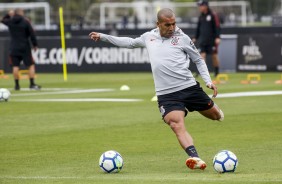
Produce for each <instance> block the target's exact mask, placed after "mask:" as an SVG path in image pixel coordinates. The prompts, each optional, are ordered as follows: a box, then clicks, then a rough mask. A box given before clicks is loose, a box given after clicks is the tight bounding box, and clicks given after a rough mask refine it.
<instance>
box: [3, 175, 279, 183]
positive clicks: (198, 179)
mask: <svg viewBox="0 0 282 184" xmlns="http://www.w3.org/2000/svg"><path fill="white" fill-rule="evenodd" d="M243 176H244V175H243ZM246 176H247V177H246V178H239V177H238V176H236V175H234V176H233V177H229V178H209V177H188V176H184V177H162V178H159V177H157V176H147V177H144V176H125V175H120V177H115V178H112V177H103V176H100V175H99V176H89V177H80V176H0V179H10V180H70V179H71V180H97V179H100V180H113V179H115V180H119V181H122V180H125V181H130V180H131V181H133V180H138V181H142V180H143V181H183V180H184V181H186V180H189V181H210V182H213V181H226V182H228V181H232V182H241V183H245V182H247V183H248V182H273V183H276V182H279V183H280V182H281V181H282V179H280V178H277V179H274V178H272V179H270V178H265V179H262V178H261V179H259V178H255V179H252V178H249V177H248V176H249V175H246ZM251 177H253V176H252V175H251Z"/></svg>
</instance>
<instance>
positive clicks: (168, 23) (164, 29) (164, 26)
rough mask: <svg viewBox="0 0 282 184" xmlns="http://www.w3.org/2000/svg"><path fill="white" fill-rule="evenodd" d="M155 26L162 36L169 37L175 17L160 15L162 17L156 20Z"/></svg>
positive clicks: (174, 24)
mask: <svg viewBox="0 0 282 184" xmlns="http://www.w3.org/2000/svg"><path fill="white" fill-rule="evenodd" d="M157 26H158V27H159V29H160V35H161V36H162V37H165V38H169V37H171V36H172V35H173V33H174V30H175V26H176V23H175V17H174V16H173V17H170V18H167V17H162V19H161V20H159V21H158V22H157Z"/></svg>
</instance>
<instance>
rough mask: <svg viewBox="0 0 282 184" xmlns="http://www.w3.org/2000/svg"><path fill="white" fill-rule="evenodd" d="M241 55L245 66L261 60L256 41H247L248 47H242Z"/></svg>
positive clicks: (261, 56)
mask: <svg viewBox="0 0 282 184" xmlns="http://www.w3.org/2000/svg"><path fill="white" fill-rule="evenodd" d="M242 54H243V56H244V60H245V63H246V64H248V63H250V62H254V61H257V60H260V59H262V58H263V55H262V54H261V52H260V48H259V46H258V45H257V44H256V41H255V40H254V39H252V38H250V39H249V45H244V46H243V49H242Z"/></svg>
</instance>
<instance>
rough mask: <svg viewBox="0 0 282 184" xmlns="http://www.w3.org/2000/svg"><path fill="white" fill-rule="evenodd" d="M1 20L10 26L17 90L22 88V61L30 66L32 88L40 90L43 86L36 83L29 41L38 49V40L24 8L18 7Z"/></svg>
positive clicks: (11, 61) (11, 57)
mask: <svg viewBox="0 0 282 184" xmlns="http://www.w3.org/2000/svg"><path fill="white" fill-rule="evenodd" d="M1 22H2V23H3V24H5V25H7V26H8V28H9V32H10V35H11V44H10V55H9V58H10V64H11V65H12V66H13V75H14V79H15V90H20V85H19V70H20V67H19V66H20V63H21V61H23V62H24V64H25V65H26V66H27V67H28V70H29V80H30V86H29V88H30V89H34V90H39V89H40V88H41V86H39V85H36V84H35V83H34V76H35V65H34V61H33V58H32V55H31V47H30V43H29V41H30V40H31V43H32V45H33V49H34V50H36V49H37V40H36V37H35V34H34V31H33V29H32V26H31V24H30V22H29V21H28V20H27V19H26V18H25V17H24V11H23V10H22V9H16V10H15V12H13V11H9V13H8V14H7V15H6V16H4V17H3V19H2V20H1Z"/></svg>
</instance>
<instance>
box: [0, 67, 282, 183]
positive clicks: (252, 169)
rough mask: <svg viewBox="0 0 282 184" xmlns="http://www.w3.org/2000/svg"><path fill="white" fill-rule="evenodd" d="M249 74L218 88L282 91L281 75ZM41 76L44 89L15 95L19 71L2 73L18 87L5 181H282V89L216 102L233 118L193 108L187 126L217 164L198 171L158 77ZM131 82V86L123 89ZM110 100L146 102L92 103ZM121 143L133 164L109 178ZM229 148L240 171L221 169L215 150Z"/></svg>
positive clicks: (2, 119) (6, 122)
mask: <svg viewBox="0 0 282 184" xmlns="http://www.w3.org/2000/svg"><path fill="white" fill-rule="evenodd" d="M245 78H246V74H244V73H241V74H229V81H228V82H227V83H226V84H218V85H217V86H218V88H219V94H225V93H234V92H254V91H278V90H279V91H282V85H278V84H274V81H275V80H278V79H280V74H279V73H266V74H262V80H261V82H260V83H259V84H252V85H251V84H250V85H243V84H240V81H241V80H243V79H245ZM199 81H200V82H201V83H202V80H201V79H199ZM36 82H37V83H39V84H40V85H42V86H43V90H42V91H29V90H24V89H23V90H21V91H14V90H13V89H12V88H13V85H14V84H13V80H12V76H11V75H10V79H8V80H6V79H0V87H2V88H9V89H11V92H12V96H11V98H10V101H9V102H7V103H5V102H2V103H0V183H1V184H2V183H3V184H6V183H26V184H33V183H40V184H42V183H43V184H45V183H66V184H72V183H83V184H84V183H102V184H107V183H111V184H114V183H123V184H127V183H128V184H135V183H137V184H138V183H146V184H151V183H162V184H163V183H171V184H176V183H177V184H181V183H185V184H187V183H193V184H198V183H201V184H202V183H210V184H221V183H222V184H223V183H231V184H235V183H236V184H250V183H260V184H262V183H271V184H272V183H282V172H281V171H282V164H281V163H282V95H281V94H280V95H273V96H250V97H232V98H217V99H215V102H216V103H217V104H218V105H219V106H220V107H221V108H222V110H223V111H224V113H225V121H224V122H216V121H211V120H208V119H206V118H204V117H203V116H201V115H199V114H198V113H197V112H193V113H189V115H188V117H187V118H186V126H187V129H188V130H189V132H190V133H191V134H192V135H193V138H194V141H195V145H196V147H197V149H198V152H199V154H200V156H201V158H202V159H203V160H205V161H206V162H207V164H208V166H207V168H206V170H205V171H199V170H189V169H188V168H187V167H186V165H185V160H186V159H187V155H186V154H185V153H184V151H183V150H182V149H181V147H180V146H179V144H178V142H177V140H176V138H175V136H174V134H173V133H172V131H171V130H170V128H169V127H168V126H167V125H165V124H164V123H163V121H162V119H161V116H160V113H159V111H158V108H157V102H152V101H151V98H152V97H153V96H154V86H153V80H152V75H151V73H127V74H126V73H115V74H109V73H108V74H69V76H68V81H67V82H64V81H63V76H62V75H61V74H38V78H37V79H36ZM124 84H126V85H128V86H129V87H130V88H131V90H130V91H120V90H119V88H120V86H121V85H124ZM202 84H203V83H202ZM21 87H22V88H27V87H28V80H22V81H21ZM58 88H61V89H58ZM90 89H108V90H109V91H104V92H95V91H93V90H92V91H91V90H90ZM204 89H205V90H206V91H207V93H208V94H212V91H211V90H209V89H206V88H204ZM78 90H80V91H78ZM87 90H88V91H87ZM105 98H107V99H108V98H111V99H116V98H118V99H139V100H142V101H136V102H97V101H96V102H95V101H92V102H87V101H88V100H90V99H92V100H93V99H96V100H97V99H105ZM44 99H45V100H46V99H47V100H46V101H44ZM52 99H53V100H54V99H78V100H79V99H84V100H85V101H84V102H79V101H76V102H75V101H72V102H56V101H51V100H52ZM36 100H37V101H36ZM112 149H114V150H117V151H118V152H119V153H120V154H121V155H122V156H123V159H124V168H123V169H122V171H121V172H120V173H118V174H105V173H103V172H102V170H101V169H100V168H99V166H98V160H99V157H100V155H101V154H102V153H103V152H104V151H107V150H112ZM222 149H228V150H231V151H232V152H234V153H235V154H236V155H237V157H238V160H239V166H238V168H237V170H236V172H235V173H230V174H217V173H216V172H215V171H214V170H213V167H212V159H213V156H214V155H215V154H216V153H217V152H218V151H219V150H222Z"/></svg>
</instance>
